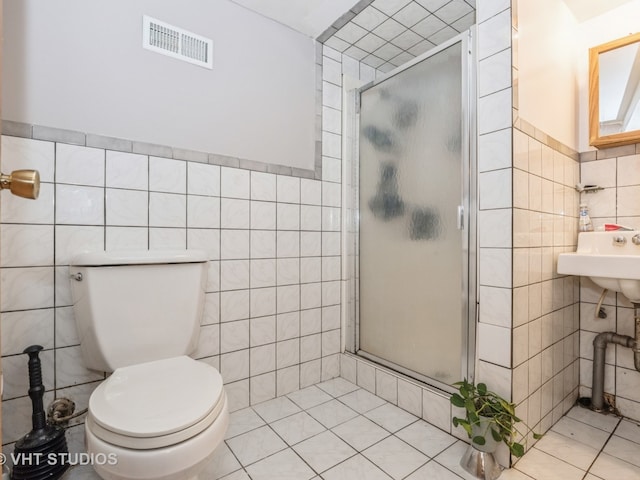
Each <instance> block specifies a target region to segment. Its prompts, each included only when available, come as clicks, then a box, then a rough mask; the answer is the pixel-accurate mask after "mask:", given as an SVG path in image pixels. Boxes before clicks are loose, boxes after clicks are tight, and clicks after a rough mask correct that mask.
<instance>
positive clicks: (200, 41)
mask: <svg viewBox="0 0 640 480" xmlns="http://www.w3.org/2000/svg"><path fill="white" fill-rule="evenodd" d="M142 18H143V28H142V46H143V47H144V48H146V49H148V50H153V51H154V52H157V53H161V54H163V55H167V56H169V57H173V58H177V59H178V60H184V61H185V62H189V63H193V64H195V65H200V66H201V67H206V68H209V69H212V68H213V59H212V53H213V52H212V50H213V42H212V41H211V39H209V38H205V37H201V36H200V35H196V34H195V33H191V32H187V31H186V30H183V29H182V28H178V27H174V26H172V25H169V24H168V23H164V22H161V21H160V20H156V19H155V18H151V17H148V16H146V15H144V16H143V17H142Z"/></svg>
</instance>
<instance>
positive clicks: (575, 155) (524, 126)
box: [513, 117, 581, 162]
mask: <svg viewBox="0 0 640 480" xmlns="http://www.w3.org/2000/svg"><path fill="white" fill-rule="evenodd" d="M513 127H514V128H516V129H517V130H520V131H521V132H522V133H525V134H527V135H529V136H530V137H533V138H535V139H536V140H538V141H539V142H542V143H543V144H544V145H546V146H547V147H551V148H553V149H554V150H556V151H558V152H560V153H562V154H563V155H566V156H568V157H570V158H571V159H572V160H575V161H576V162H579V161H580V158H581V154H580V153H579V152H577V151H576V150H574V149H573V148H570V147H568V146H567V145H565V144H564V143H562V142H560V141H559V140H556V139H555V138H553V137H552V136H551V135H548V134H546V133H545V132H543V131H542V130H540V129H538V128H536V127H534V126H533V125H532V124H530V123H529V122H527V121H526V120H524V119H523V118H520V117H517V118H516V119H515V120H514V122H513Z"/></svg>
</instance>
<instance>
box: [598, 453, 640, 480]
mask: <svg viewBox="0 0 640 480" xmlns="http://www.w3.org/2000/svg"><path fill="white" fill-rule="evenodd" d="M589 473H591V474H593V475H595V476H596V477H598V478H603V479H604V480H637V479H638V478H640V468H638V467H636V466H635V465H631V464H630V463H627V462H625V461H624V460H620V459H619V458H616V457H612V456H611V455H608V454H606V453H601V454H600V455H599V456H598V458H597V459H596V461H595V463H594V464H593V466H592V467H591V469H590V470H589Z"/></svg>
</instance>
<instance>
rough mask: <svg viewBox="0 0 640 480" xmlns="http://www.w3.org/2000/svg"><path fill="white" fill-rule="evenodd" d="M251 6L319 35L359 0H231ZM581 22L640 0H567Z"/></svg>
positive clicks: (314, 35) (288, 24) (298, 28)
mask: <svg viewBox="0 0 640 480" xmlns="http://www.w3.org/2000/svg"><path fill="white" fill-rule="evenodd" d="M231 1H232V2H234V3H237V4H238V5H242V6H244V7H246V8H248V9H249V10H253V11H254V12H257V13H259V14H261V15H264V16H265V17H268V18H271V19H273V20H275V21H277V22H280V23H282V24H284V25H287V26H289V27H291V28H293V29H294V30H297V31H298V32H301V33H304V34H305V35H308V36H310V37H312V38H316V37H318V35H320V34H321V33H322V32H324V31H325V30H326V29H327V28H329V27H330V26H331V25H332V24H333V22H335V21H336V20H337V19H338V18H340V17H341V16H342V15H343V14H344V13H346V12H347V11H348V10H349V9H350V8H351V7H353V6H354V5H355V4H356V3H358V0H231ZM478 1H493V0H478ZM563 1H564V2H565V3H566V5H567V6H568V7H569V9H570V10H571V12H572V13H573V15H574V16H575V17H576V19H577V20H578V22H584V21H586V20H589V19H591V18H593V17H597V16H598V15H602V14H603V13H606V12H608V11H609V10H613V9H614V8H617V7H619V6H620V5H623V4H625V3H627V2H632V1H640V0H563Z"/></svg>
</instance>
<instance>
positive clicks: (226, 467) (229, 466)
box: [200, 442, 242, 479]
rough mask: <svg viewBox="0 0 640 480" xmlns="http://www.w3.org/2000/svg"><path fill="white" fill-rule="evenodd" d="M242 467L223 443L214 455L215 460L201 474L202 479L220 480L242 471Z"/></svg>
mask: <svg viewBox="0 0 640 480" xmlns="http://www.w3.org/2000/svg"><path fill="white" fill-rule="evenodd" d="M241 468H242V466H241V465H240V463H239V462H238V460H236V457H235V456H234V455H233V453H231V450H229V447H227V444H226V443H224V442H223V443H221V444H220V446H219V447H218V448H216V451H215V452H214V454H213V459H212V460H211V461H210V462H209V464H208V465H207V466H206V468H205V469H204V470H203V471H202V473H201V474H200V475H201V476H202V478H211V479H218V478H222V477H224V476H225V475H228V474H230V473H232V472H235V471H236V470H240V469H241Z"/></svg>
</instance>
